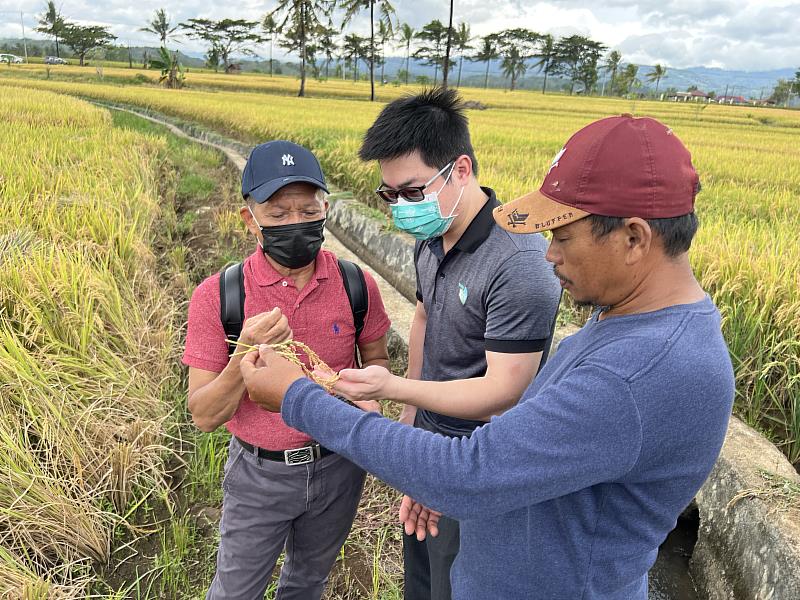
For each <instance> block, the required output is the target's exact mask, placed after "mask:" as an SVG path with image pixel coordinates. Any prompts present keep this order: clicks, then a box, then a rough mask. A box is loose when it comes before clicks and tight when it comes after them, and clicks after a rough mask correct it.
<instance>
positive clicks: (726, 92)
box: [722, 83, 728, 100]
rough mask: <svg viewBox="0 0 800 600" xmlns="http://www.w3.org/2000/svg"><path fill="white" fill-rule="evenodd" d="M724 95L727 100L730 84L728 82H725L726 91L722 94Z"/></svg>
mask: <svg viewBox="0 0 800 600" xmlns="http://www.w3.org/2000/svg"><path fill="white" fill-rule="evenodd" d="M722 97H723V98H725V100H727V99H728V84H727V83H726V84H725V93H724V94H722Z"/></svg>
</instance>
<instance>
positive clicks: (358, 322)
mask: <svg viewBox="0 0 800 600" xmlns="http://www.w3.org/2000/svg"><path fill="white" fill-rule="evenodd" d="M339 271H341V273H342V282H343V283H344V291H345V292H346V293H347V299H348V300H349V301H350V309H351V310H352V311H353V324H354V325H355V327H356V343H358V338H359V336H360V335H361V331H362V330H363V329H364V319H365V318H366V316H367V310H368V309H369V294H368V293H367V281H366V280H365V279H364V272H363V271H362V270H361V267H359V266H358V265H357V264H356V263H354V262H350V261H349V260H344V259H342V258H340V259H339Z"/></svg>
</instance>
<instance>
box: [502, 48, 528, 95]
mask: <svg viewBox="0 0 800 600" xmlns="http://www.w3.org/2000/svg"><path fill="white" fill-rule="evenodd" d="M500 68H501V69H502V70H503V75H505V76H506V77H509V78H510V79H511V91H512V92H513V91H514V88H515V87H516V84H517V79H519V78H520V77H522V76H523V75H524V74H525V71H526V70H527V66H526V65H525V57H524V56H522V53H521V52H520V51H519V48H517V47H516V46H512V47H511V48H509V50H508V52H507V53H506V54H505V56H504V57H503V62H502V63H500Z"/></svg>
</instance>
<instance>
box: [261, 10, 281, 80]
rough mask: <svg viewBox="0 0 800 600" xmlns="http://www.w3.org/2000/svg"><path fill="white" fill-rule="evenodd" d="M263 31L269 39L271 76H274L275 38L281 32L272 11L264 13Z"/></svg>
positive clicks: (262, 20) (265, 38)
mask: <svg viewBox="0 0 800 600" xmlns="http://www.w3.org/2000/svg"><path fill="white" fill-rule="evenodd" d="M261 31H263V32H264V40H265V41H266V40H268V41H269V76H270V77H272V76H273V67H272V64H273V63H272V48H273V46H274V44H275V38H276V37H278V34H279V33H280V28H279V27H278V23H276V22H275V17H273V16H272V13H268V14H266V15H264V18H263V19H261Z"/></svg>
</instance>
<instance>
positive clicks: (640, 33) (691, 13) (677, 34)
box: [0, 0, 800, 70]
mask: <svg viewBox="0 0 800 600" xmlns="http://www.w3.org/2000/svg"><path fill="white" fill-rule="evenodd" d="M13 3H14V0H6V2H4V3H3V5H4V6H3V8H2V9H0V11H6V10H18V11H23V12H24V13H25V24H26V29H27V33H28V35H29V36H33V37H40V36H39V34H35V33H32V32H31V30H32V28H33V27H34V26H35V21H36V18H35V15H37V14H39V13H41V12H42V11H43V9H44V5H45V1H44V0H18V3H17V6H14V5H13ZM58 3H59V4H60V5H61V10H62V12H63V14H64V15H65V16H66V17H68V18H70V19H73V20H80V21H83V22H87V23H88V22H91V23H98V24H103V25H109V26H110V27H111V31H112V32H113V33H114V34H115V35H117V36H118V37H119V39H120V40H122V41H130V42H131V43H132V44H152V43H153V42H154V39H153V36H151V35H148V34H146V33H143V32H140V31H138V29H139V28H140V27H142V26H144V24H145V23H146V21H147V20H148V19H149V18H150V16H151V15H152V13H153V12H154V11H155V10H156V9H158V8H160V7H162V6H164V7H165V8H166V9H167V12H168V13H169V14H170V16H171V17H172V18H173V21H175V22H178V21H183V20H186V19H189V18H192V17H207V18H212V19H220V18H224V17H232V18H248V19H253V20H256V19H259V18H260V17H262V16H263V15H264V14H265V13H266V12H267V11H268V10H270V9H271V8H273V7H274V6H275V5H276V2H275V0H268V1H266V2H264V1H263V0H242V1H240V2H237V3H236V4H235V5H232V4H231V3H229V2H222V1H220V0H206V1H203V2H201V1H199V0H172V2H170V3H165V2H164V0H140V1H139V2H136V3H134V4H132V3H131V2H130V0H106V1H104V2H100V1H98V0H62V1H60V2H58ZM394 6H395V8H396V10H397V14H398V17H399V19H400V20H401V21H402V22H407V23H409V24H410V25H412V26H413V27H415V28H416V29H419V28H421V27H422V26H423V25H424V24H425V23H427V22H429V21H430V20H432V19H437V18H438V19H440V20H441V21H442V22H445V21H446V20H447V17H448V3H447V2H442V0H395V2H394ZM455 9H456V12H455V16H454V20H455V21H456V22H462V21H464V22H467V23H469V24H470V26H471V29H472V33H473V35H486V34H488V33H492V32H494V31H499V30H501V29H505V28H509V27H527V28H529V29H532V30H534V31H539V32H542V33H552V34H554V35H569V34H573V33H579V34H583V35H588V36H591V37H593V38H594V39H596V40H598V41H601V42H603V43H604V44H605V45H607V46H609V47H611V48H619V49H620V50H621V51H622V52H623V55H624V58H625V60H628V61H631V62H637V63H645V64H652V63H655V62H662V63H666V64H667V65H669V66H673V67H687V66H703V65H704V66H714V67H722V68H727V69H741V70H766V69H775V68H781V67H796V66H798V64H797V63H798V60H800V59H799V58H798V56H800V2H797V1H789V0H640V1H634V0H605V1H604V2H589V1H581V0H549V1H545V2H527V1H523V0H494V1H493V2H487V1H486V0H459V2H457V3H456V6H455ZM366 15H367V13H366V11H364V13H363V14H361V15H359V16H358V17H357V18H356V19H354V21H353V23H352V25H351V28H352V29H354V30H356V31H358V32H359V33H361V34H362V35H363V34H366V33H367V32H368V31H369V23H368V20H367V16H366ZM0 37H20V25H19V14H18V12H17V13H12V12H0ZM183 46H184V48H186V49H187V50H203V47H202V46H201V45H200V44H198V43H197V42H195V41H193V40H185V42H184V44H183Z"/></svg>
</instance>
